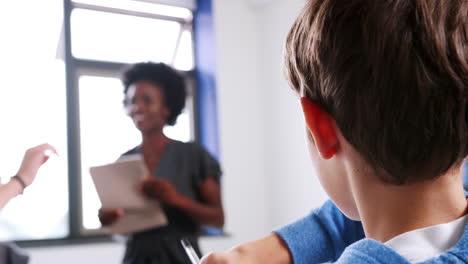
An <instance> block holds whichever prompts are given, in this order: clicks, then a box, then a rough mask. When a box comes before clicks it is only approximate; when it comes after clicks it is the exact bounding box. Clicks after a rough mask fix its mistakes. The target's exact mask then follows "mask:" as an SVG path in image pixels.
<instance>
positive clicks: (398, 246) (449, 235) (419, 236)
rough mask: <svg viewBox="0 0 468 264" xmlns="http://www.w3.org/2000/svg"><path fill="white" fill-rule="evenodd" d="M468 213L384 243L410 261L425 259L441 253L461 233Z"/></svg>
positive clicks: (455, 240)
mask: <svg viewBox="0 0 468 264" xmlns="http://www.w3.org/2000/svg"><path fill="white" fill-rule="evenodd" d="M466 223H468V215H465V216H463V217H461V218H459V219H457V220H455V221H452V222H449V223H445V224H440V225H435V226H430V227H426V228H421V229H416V230H413V231H409V232H406V233H403V234H401V235H398V236H396V237H394V238H392V239H390V240H389V241H387V242H385V243H384V244H385V245H386V246H387V247H389V248H391V249H393V250H395V251H396V252H397V253H398V254H400V255H401V256H403V257H404V258H406V259H407V260H408V261H409V262H411V263H416V262H421V261H425V260H428V259H431V258H435V257H438V256H440V255H441V254H443V253H444V252H445V251H447V250H448V249H450V248H451V247H452V246H454V245H455V244H456V243H457V242H458V240H459V239H460V238H461V236H462V235H463V231H464V227H465V224H466Z"/></svg>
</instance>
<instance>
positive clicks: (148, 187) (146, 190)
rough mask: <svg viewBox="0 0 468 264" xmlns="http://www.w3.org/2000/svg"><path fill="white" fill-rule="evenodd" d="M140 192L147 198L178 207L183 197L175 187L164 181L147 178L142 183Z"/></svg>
mask: <svg viewBox="0 0 468 264" xmlns="http://www.w3.org/2000/svg"><path fill="white" fill-rule="evenodd" d="M140 190H141V192H143V194H144V195H145V196H147V197H149V198H152V199H156V200H159V201H160V202H162V203H165V204H168V205H172V206H175V205H177V203H178V202H179V201H180V200H181V195H180V193H179V192H177V190H176V188H175V186H174V185H173V184H172V183H170V182H169V181H168V180H164V179H157V178H152V177H145V178H144V179H143V180H142V182H141V185H140Z"/></svg>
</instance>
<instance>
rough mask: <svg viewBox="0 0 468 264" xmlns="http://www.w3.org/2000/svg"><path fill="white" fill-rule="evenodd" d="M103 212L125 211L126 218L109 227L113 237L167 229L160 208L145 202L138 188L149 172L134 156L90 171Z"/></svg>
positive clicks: (165, 218) (156, 204)
mask: <svg viewBox="0 0 468 264" xmlns="http://www.w3.org/2000/svg"><path fill="white" fill-rule="evenodd" d="M89 171H90V174H91V178H92V179H93V182H94V185H95V187H96V190H97V193H98V196H99V199H100V200H101V204H102V208H107V209H116V208H122V209H124V212H125V214H124V216H122V217H121V218H119V219H118V220H117V221H116V222H115V223H114V224H112V225H110V226H108V227H106V228H107V229H109V231H110V232H111V233H113V234H127V233H133V232H136V231H143V230H146V229H150V228H154V227H158V226H164V225H167V217H166V215H165V213H164V211H163V210H162V208H161V206H160V204H159V203H158V202H157V201H155V200H151V199H147V198H145V197H144V196H143V195H142V194H141V193H140V192H139V191H138V189H137V188H138V185H139V184H140V182H141V179H142V178H143V176H144V175H146V174H147V170H146V168H145V166H144V162H143V160H142V158H141V155H131V156H127V157H124V158H122V159H121V160H118V161H117V162H115V163H112V164H107V165H103V166H96V167H91V168H90V169H89Z"/></svg>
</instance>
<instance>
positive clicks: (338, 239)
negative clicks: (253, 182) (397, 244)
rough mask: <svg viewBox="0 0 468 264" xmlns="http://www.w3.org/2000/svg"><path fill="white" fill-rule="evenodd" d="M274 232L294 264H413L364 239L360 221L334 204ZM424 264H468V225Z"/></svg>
mask: <svg viewBox="0 0 468 264" xmlns="http://www.w3.org/2000/svg"><path fill="white" fill-rule="evenodd" d="M467 196H468V193H467ZM275 232H276V233H277V234H278V235H279V236H280V237H281V238H282V239H283V240H284V241H285V243H286V244H287V246H288V248H289V250H290V252H291V255H292V258H293V263H294V264H314V263H323V262H336V263H340V264H344V263H369V264H370V263H392V264H409V263H410V262H408V261H407V260H406V259H404V258H403V257H402V256H400V255H399V254H398V253H396V252H395V251H394V250H392V249H391V248H389V247H387V246H385V245H384V244H382V243H380V242H377V241H375V240H372V239H368V238H365V236H364V231H363V228H362V225H361V222H358V221H352V220H350V219H348V218H347V217H346V216H344V215H343V214H342V213H341V212H340V210H339V209H338V208H337V207H336V206H335V205H334V204H333V203H332V202H331V201H327V202H326V203H325V204H324V205H323V206H322V207H321V208H319V209H316V210H314V211H312V213H311V214H309V215H308V216H306V217H305V218H303V219H300V220H298V221H296V222H294V223H292V224H290V225H287V226H285V227H282V228H281V229H279V230H276V231H275ZM422 263H424V264H438V263H444V264H447V263H450V264H458V263H464V264H466V263H468V224H467V225H466V226H465V231H464V233H463V235H462V237H461V239H460V240H459V241H458V242H457V244H456V245H455V246H454V247H452V248H451V249H450V250H448V251H447V252H445V253H444V254H442V255H441V256H439V257H437V258H433V259H430V260H427V261H424V262H421V264H422Z"/></svg>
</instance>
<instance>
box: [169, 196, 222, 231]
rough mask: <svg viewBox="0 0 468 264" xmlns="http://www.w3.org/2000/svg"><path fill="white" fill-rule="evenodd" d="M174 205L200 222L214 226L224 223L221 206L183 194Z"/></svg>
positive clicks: (220, 225)
mask: <svg viewBox="0 0 468 264" xmlns="http://www.w3.org/2000/svg"><path fill="white" fill-rule="evenodd" d="M174 206H175V207H178V208H179V209H181V210H183V211H184V212H185V213H186V214H188V215H189V216H191V217H192V218H193V219H195V220H196V221H197V222H199V223H200V224H205V225H211V226H216V227H222V226H223V225H224V212H223V208H222V207H221V206H215V205H208V204H203V203H200V202H198V201H195V200H193V199H191V198H189V197H187V196H183V195H181V197H180V198H179V199H178V201H177V203H176V204H174Z"/></svg>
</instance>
